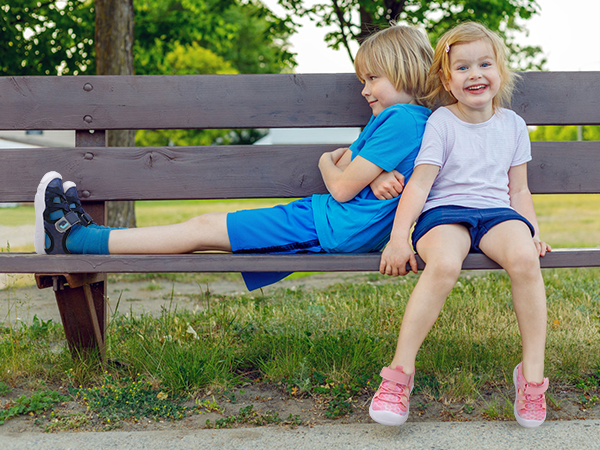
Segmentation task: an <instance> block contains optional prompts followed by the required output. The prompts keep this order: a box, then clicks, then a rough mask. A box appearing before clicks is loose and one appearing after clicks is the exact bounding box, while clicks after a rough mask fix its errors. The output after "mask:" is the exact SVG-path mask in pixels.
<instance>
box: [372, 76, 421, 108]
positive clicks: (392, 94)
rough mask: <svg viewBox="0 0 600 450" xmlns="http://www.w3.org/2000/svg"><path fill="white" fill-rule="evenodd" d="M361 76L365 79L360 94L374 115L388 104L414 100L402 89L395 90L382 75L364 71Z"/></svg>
mask: <svg viewBox="0 0 600 450" xmlns="http://www.w3.org/2000/svg"><path fill="white" fill-rule="evenodd" d="M361 78H362V79H363V80H364V81H365V87H364V88H363V90H362V92H361V94H362V96H363V97H364V98H365V99H366V100H367V101H368V102H369V106H370V107H371V109H372V110H373V115H374V116H376V117H377V115H378V114H379V113H380V112H381V111H383V110H384V109H385V108H387V107H389V106H392V105H397V104H399V103H411V102H413V101H414V97H413V96H412V95H410V94H407V93H406V92H404V91H403V90H401V91H397V90H396V88H395V87H394V85H393V84H392V82H391V81H390V80H389V79H388V78H387V77H385V76H383V75H374V74H370V73H366V74H364V76H363V77H361Z"/></svg>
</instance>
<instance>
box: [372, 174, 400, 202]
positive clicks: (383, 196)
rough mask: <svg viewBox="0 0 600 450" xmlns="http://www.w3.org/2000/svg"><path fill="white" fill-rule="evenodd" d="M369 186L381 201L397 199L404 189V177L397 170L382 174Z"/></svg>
mask: <svg viewBox="0 0 600 450" xmlns="http://www.w3.org/2000/svg"><path fill="white" fill-rule="evenodd" d="M369 186H371V190H372V191H373V194H375V197H377V198H378V199H379V200H389V199H392V198H396V197H398V196H399V195H400V193H401V192H402V190H403V189H404V175H402V174H401V173H400V172H398V171H397V170H392V171H391V172H381V174H380V175H379V176H378V177H377V178H375V179H374V180H373V181H372V182H371V184H370V185H369Z"/></svg>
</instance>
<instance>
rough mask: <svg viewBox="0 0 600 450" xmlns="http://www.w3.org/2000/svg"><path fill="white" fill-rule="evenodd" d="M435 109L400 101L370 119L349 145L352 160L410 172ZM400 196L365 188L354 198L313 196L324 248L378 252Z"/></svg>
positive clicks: (334, 250)
mask: <svg viewBox="0 0 600 450" xmlns="http://www.w3.org/2000/svg"><path fill="white" fill-rule="evenodd" d="M430 114H431V111H430V110H429V109H427V108H425V107H423V106H418V105H406V104H398V105H393V106H390V107H388V108H386V109H384V110H383V111H381V112H380V113H379V114H378V115H377V117H375V116H373V117H371V120H369V123H368V124H367V126H366V127H365V128H364V130H363V131H362V133H361V134H360V135H359V136H358V139H357V140H356V141H354V143H353V144H352V145H351V146H350V150H352V159H354V158H356V156H358V155H360V156H362V157H363V158H365V159H366V160H368V161H370V162H372V163H373V164H376V165H377V166H379V167H381V168H382V169H383V170H385V171H386V172H391V171H392V170H394V169H395V170H397V171H398V172H400V173H401V174H403V175H404V177H405V183H406V182H408V179H409V178H410V176H411V175H412V172H413V168H414V162H415V158H416V157H417V153H418V152H419V147H420V146H421V139H422V138H423V132H424V130H425V123H426V122H427V118H428V117H429V115H430ZM399 200H400V196H398V197H396V198H393V199H390V200H379V199H378V198H377V197H375V195H374V194H373V191H372V190H371V187H370V186H366V187H365V188H364V189H363V190H362V191H360V192H359V193H358V195H356V197H354V198H353V199H352V200H350V201H348V202H345V203H340V202H338V201H337V200H335V199H334V198H333V197H332V196H331V194H324V195H313V196H312V206H313V214H314V219H315V226H316V230H317V235H318V237H319V242H320V244H321V247H322V248H323V250H325V251H326V252H330V253H363V252H376V251H380V250H381V249H382V248H383V247H385V245H386V244H387V242H388V240H389V237H390V233H391V231H392V225H393V222H394V216H395V214H396V206H397V204H398V201H399Z"/></svg>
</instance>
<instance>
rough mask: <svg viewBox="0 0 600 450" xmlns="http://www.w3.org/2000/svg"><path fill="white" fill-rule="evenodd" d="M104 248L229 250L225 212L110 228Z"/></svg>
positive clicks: (130, 250) (137, 251)
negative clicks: (131, 226)
mask: <svg viewBox="0 0 600 450" xmlns="http://www.w3.org/2000/svg"><path fill="white" fill-rule="evenodd" d="M108 249H109V252H110V253H111V254H128V253H129V254H132V253H133V254H143V253H190V252H194V251H199V250H221V251H229V252H230V251H231V244H230V242H229V235H228V234H227V213H209V214H203V215H201V216H197V217H194V218H192V219H190V220H188V221H186V222H182V223H178V224H175V225H162V226H156V227H144V228H128V229H123V230H112V231H111V232H110V235H109V238H108Z"/></svg>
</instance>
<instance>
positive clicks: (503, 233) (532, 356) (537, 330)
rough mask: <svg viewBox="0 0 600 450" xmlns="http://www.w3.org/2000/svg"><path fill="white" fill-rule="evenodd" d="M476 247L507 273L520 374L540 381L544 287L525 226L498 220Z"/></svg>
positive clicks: (542, 369)
mask: <svg viewBox="0 0 600 450" xmlns="http://www.w3.org/2000/svg"><path fill="white" fill-rule="evenodd" d="M479 247H480V248H481V250H482V251H483V252H484V253H485V254H486V255H487V256H488V257H489V258H491V259H493V260H494V261H496V262H497V263H498V264H500V265H501V266H502V267H503V268H504V270H506V272H507V273H508V275H509V276H510V281H511V284H512V296H513V306H514V308H515V313H516V315H517V322H518V323H519V331H520V332H521V342H522V345H523V375H524V376H525V379H526V380H527V381H529V382H532V383H542V382H543V381H544V352H545V349H546V321H547V313H546V289H545V287H544V280H543V278H542V271H541V270H540V257H539V254H538V252H537V250H536V248H535V244H534V243H533V240H532V239H531V233H530V231H529V227H527V225H526V224H525V223H524V222H521V221H520V220H509V221H506V222H502V223H500V224H498V225H496V226H495V227H493V228H492V229H491V230H490V231H488V232H487V233H486V234H485V236H484V237H483V238H482V239H481V242H480V244H479Z"/></svg>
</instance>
